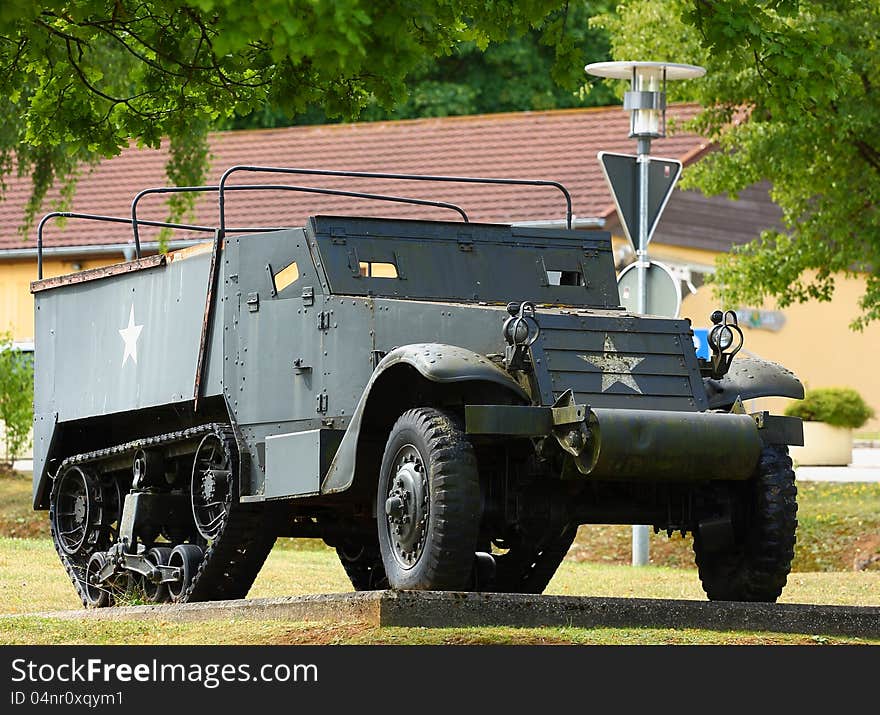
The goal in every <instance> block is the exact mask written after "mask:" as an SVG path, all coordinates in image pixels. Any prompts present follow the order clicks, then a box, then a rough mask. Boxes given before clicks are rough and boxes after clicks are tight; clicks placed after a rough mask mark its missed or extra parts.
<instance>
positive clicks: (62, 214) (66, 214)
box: [37, 211, 217, 280]
mask: <svg viewBox="0 0 880 715" xmlns="http://www.w3.org/2000/svg"><path fill="white" fill-rule="evenodd" d="M53 218H82V219H88V220H91V221H107V222H108V223H127V224H129V225H131V226H134V225H135V224H134V223H133V222H132V220H131V219H128V218H121V217H119V216H103V215H101V214H82V213H75V212H73V211H52V212H50V213H47V214H46V215H45V216H43V218H41V219H40V223H39V225H38V226H37V279H38V280H42V278H43V227H44V226H45V225H46V222H47V221H49V219H53ZM140 223H142V224H144V225H145V226H158V227H161V228H178V229H183V230H186V231H204V232H208V233H214V232H215V231H216V230H217V229H216V228H215V227H213V226H198V225H192V224H185V223H169V222H168V221H147V220H146V219H141V220H140ZM134 252H135V256H136V257H137V258H140V257H141V243H140V239H139V237H138V234H137V232H135V238H134Z"/></svg>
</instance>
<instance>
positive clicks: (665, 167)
mask: <svg viewBox="0 0 880 715" xmlns="http://www.w3.org/2000/svg"><path fill="white" fill-rule="evenodd" d="M598 157H599V166H601V167H602V173H603V174H605V181H607V182H608V186H609V187H610V188H611V195H612V196H613V197H614V204H615V206H616V207H617V215H618V216H619V217H620V223H621V225H622V226H623V231H624V233H625V234H626V237H627V238H628V239H629V240H630V243H632V245H633V247H634V248H638V245H639V166H638V163H637V162H636V157H635V156H633V155H632V154H612V153H611V152H607V151H600V152H599V154H598ZM680 175H681V162H680V161H677V160H676V159H660V158H658V157H653V156H652V157H651V161H650V163H649V164H648V241H650V240H651V236H653V235H654V229H655V228H657V222H658V221H659V219H660V215H661V214H662V213H663V209H664V208H666V202H667V201H669V197H670V195H671V194H672V189H673V187H674V186H675V182H676V181H678V177H679V176H680Z"/></svg>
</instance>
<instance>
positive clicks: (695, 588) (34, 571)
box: [0, 538, 880, 644]
mask: <svg viewBox="0 0 880 715" xmlns="http://www.w3.org/2000/svg"><path fill="white" fill-rule="evenodd" d="M305 546H308V542H307V543H306V544H305ZM348 590H350V585H349V583H348V580H347V579H346V577H345V574H344V572H343V571H342V568H341V566H340V565H339V563H338V561H337V560H336V555H335V553H334V552H332V551H330V550H329V549H327V548H323V547H315V548H291V544H290V543H289V542H287V541H282V542H280V543H279V545H278V546H276V548H275V549H274V550H273V551H272V554H271V555H270V556H269V559H268V560H267V562H266V565H265V567H264V568H263V571H262V572H261V574H260V576H259V578H258V579H257V581H256V583H255V584H254V587H253V588H252V589H251V592H250V594H249V595H250V596H252V597H262V596H287V595H295V594H307V593H328V592H339V591H348ZM547 593H552V594H566V595H596V596H623V597H626V596H640V597H646V598H704V596H703V592H702V590H701V588H700V585H699V581H698V580H697V576H696V572H695V571H694V570H693V569H675V568H669V567H661V566H651V567H647V568H644V569H633V568H630V567H628V566H618V565H608V564H593V563H578V562H575V561H566V562H565V563H564V564H563V565H562V567H561V568H560V570H559V572H558V573H557V575H556V577H555V578H554V579H553V581H552V582H551V584H550V587H549V588H548V590H547ZM781 600H782V601H784V602H800V603H828V604H840V605H874V604H877V605H880V573H878V572H867V571H864V572H850V573H795V574H792V576H790V577H789V585H788V586H787V587H786V589H785V592H784V593H783V597H782V599H781ZM78 607H80V604H79V600H78V598H77V597H76V595H75V593H74V591H73V587H72V586H71V585H70V583H69V581H68V580H67V575H66V574H65V573H64V571H63V569H62V568H61V565H60V563H59V562H58V558H57V556H56V554H55V552H54V549H53V548H52V545H51V543H50V542H49V541H48V540H47V539H9V538H0V611H2V612H3V613H7V614H24V613H33V612H34V611H44V610H58V609H69V608H78ZM99 642H100V643H104V642H106V643H131V642H137V643H337V642H338V643H343V642H344V643H543V642H546V643H631V644H638V643H682V644H686V643H731V644H732V643H758V644H760V643H824V642H841V643H844V642H857V641H856V640H855V639H843V638H830V639H829V638H812V637H811V636H809V635H806V636H797V635H783V634H761V633H714V632H711V631H699V630H671V629H647V630H645V629H638V630H628V629H589V630H587V629H564V628H563V629H560V628H541V629H510V628H507V629H505V628H470V629H439V630H434V629H413V628H394V629H386V628H383V629H378V628H376V627H374V626H368V625H365V624H358V623H334V624H298V623H289V622H281V621H262V622H251V621H239V622H236V621H217V622H209V623H192V624H188V623H171V622H167V623H156V622H121V623H105V622H94V621H57V620H53V619H45V618H34V617H30V616H28V617H22V618H6V619H3V618H0V643H8V644H11V643H99Z"/></svg>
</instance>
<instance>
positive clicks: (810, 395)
mask: <svg viewBox="0 0 880 715" xmlns="http://www.w3.org/2000/svg"><path fill="white" fill-rule="evenodd" d="M785 414H787V415H789V416H791V417H800V418H801V419H802V420H809V421H810V422H824V423H826V424H829V425H832V426H833V427H849V428H851V429H858V428H859V427H861V426H862V425H864V424H865V422H867V421H868V420H869V419H871V418H872V417H873V416H874V410H873V409H871V407H869V406H868V404H867V403H866V402H865V401H864V400H863V399H862V396H861V395H860V394H859V393H858V392H856V391H855V390H853V389H852V388H850V387H824V388H821V389H817V390H807V393H806V396H805V397H804V399H803V400H801V401H800V402H795V403H794V404H792V405H789V406H788V408H787V409H786V410H785Z"/></svg>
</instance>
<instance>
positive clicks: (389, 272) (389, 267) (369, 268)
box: [360, 261, 397, 278]
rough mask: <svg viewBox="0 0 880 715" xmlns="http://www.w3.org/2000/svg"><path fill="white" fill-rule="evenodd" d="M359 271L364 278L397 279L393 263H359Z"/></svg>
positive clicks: (395, 267)
mask: <svg viewBox="0 0 880 715" xmlns="http://www.w3.org/2000/svg"><path fill="white" fill-rule="evenodd" d="M360 269H361V276H363V277H364V278H397V266H395V265H394V264H393V263H380V262H378V261H361V262H360Z"/></svg>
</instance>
